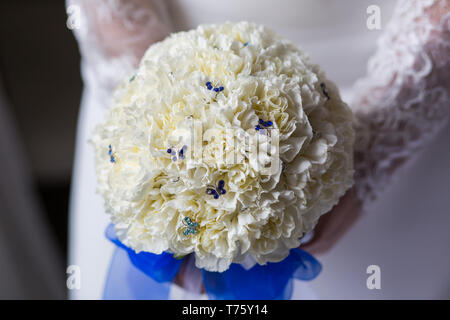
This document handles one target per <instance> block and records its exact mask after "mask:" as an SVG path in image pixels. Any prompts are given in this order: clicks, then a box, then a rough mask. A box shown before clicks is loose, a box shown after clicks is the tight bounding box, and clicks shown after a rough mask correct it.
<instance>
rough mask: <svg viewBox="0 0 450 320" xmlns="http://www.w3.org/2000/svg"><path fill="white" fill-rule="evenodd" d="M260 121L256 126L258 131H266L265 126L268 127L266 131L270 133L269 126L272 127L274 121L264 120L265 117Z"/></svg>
mask: <svg viewBox="0 0 450 320" xmlns="http://www.w3.org/2000/svg"><path fill="white" fill-rule="evenodd" d="M258 123H259V124H257V125H256V126H255V130H256V131H260V132H261V133H264V128H266V129H267V130H266V131H267V132H268V133H269V134H270V131H269V129H271V128H269V127H271V126H272V125H273V122H272V121H264V120H263V119H259V121H258Z"/></svg>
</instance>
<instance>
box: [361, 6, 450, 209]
mask: <svg viewBox="0 0 450 320" xmlns="http://www.w3.org/2000/svg"><path fill="white" fill-rule="evenodd" d="M449 7H450V1H448V0H430V1H425V0H418V1H417V0H414V1H411V0H402V1H398V3H397V6H396V9H395V11H394V15H393V18H392V20H391V22H390V24H389V25H388V26H387V28H386V30H385V32H384V33H383V35H382V36H381V38H380V39H379V42H378V50H377V52H376V54H375V55H374V56H373V57H372V58H371V59H370V61H369V64H368V75H367V77H366V78H364V79H361V80H360V81H358V82H357V83H356V85H355V98H354V100H353V103H352V105H353V106H354V110H355V122H356V123H355V127H356V132H357V133H356V134H357V138H356V143H355V189H356V193H357V196H358V198H359V200H361V202H362V205H363V207H367V205H368V204H370V203H371V202H372V201H373V200H375V199H376V198H377V196H378V193H380V192H381V190H383V189H384V186H385V185H386V184H387V183H389V182H390V180H391V179H392V177H393V176H394V173H395V172H397V171H398V170H397V169H399V168H400V167H404V166H403V164H405V163H406V162H407V161H408V160H410V159H412V156H413V155H414V154H416V153H417V151H418V150H419V149H420V148H421V147H422V146H423V145H424V144H426V143H427V142H428V141H429V140H430V139H431V138H432V137H434V136H435V135H436V134H437V133H438V132H439V131H440V130H441V129H442V128H443V127H444V126H445V124H446V123H447V121H448V119H449V117H450V100H449V88H450V75H449V71H450V54H449V53H450V51H449V46H450V31H449V23H450V21H449V17H450V12H449Z"/></svg>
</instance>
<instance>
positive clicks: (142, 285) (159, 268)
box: [103, 225, 183, 300]
mask: <svg viewBox="0 0 450 320" xmlns="http://www.w3.org/2000/svg"><path fill="white" fill-rule="evenodd" d="M106 237H107V238H108V239H109V240H111V241H112V242H113V243H114V244H116V245H117V248H116V250H115V251H114V254H113V257H112V260H111V264H110V267H109V272H108V276H107V279H106V283H105V288H104V292H103V298H104V299H106V300H119V299H120V300H131V299H132V300H148V299H157V300H165V299H168V298H169V293H170V287H171V285H172V282H173V279H174V277H175V275H176V274H177V272H178V270H179V268H180V266H181V264H182V262H183V260H181V259H180V260H177V259H175V258H173V255H171V254H168V253H163V254H159V255H158V254H153V253H148V252H141V253H136V252H135V251H134V250H132V249H130V248H128V247H126V246H125V245H124V244H122V243H121V242H120V240H119V239H118V238H117V236H116V235H115V233H114V227H113V226H112V225H110V226H109V227H108V228H107V230H106Z"/></svg>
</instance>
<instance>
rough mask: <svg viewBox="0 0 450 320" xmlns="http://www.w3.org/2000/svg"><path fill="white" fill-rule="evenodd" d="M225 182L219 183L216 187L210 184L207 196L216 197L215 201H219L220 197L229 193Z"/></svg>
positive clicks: (220, 181)
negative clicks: (225, 187)
mask: <svg viewBox="0 0 450 320" xmlns="http://www.w3.org/2000/svg"><path fill="white" fill-rule="evenodd" d="M224 186H225V181H223V180H219V183H218V184H217V186H216V185H214V186H213V185H210V184H208V185H207V186H206V194H210V195H212V196H213V197H214V199H219V197H220V195H223V194H226V193H227V191H226V190H225V189H224Z"/></svg>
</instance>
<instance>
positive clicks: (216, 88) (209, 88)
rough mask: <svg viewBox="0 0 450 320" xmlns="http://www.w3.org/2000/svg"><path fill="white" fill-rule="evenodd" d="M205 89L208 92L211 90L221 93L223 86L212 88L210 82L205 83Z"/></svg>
mask: <svg viewBox="0 0 450 320" xmlns="http://www.w3.org/2000/svg"><path fill="white" fill-rule="evenodd" d="M206 88H208V90H213V91H214V92H221V91H223V90H224V89H225V88H224V87H223V86H220V87H213V85H212V84H211V81H208V82H206Z"/></svg>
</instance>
